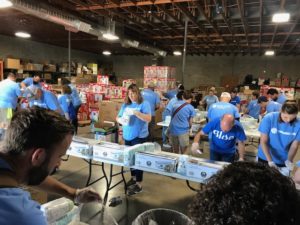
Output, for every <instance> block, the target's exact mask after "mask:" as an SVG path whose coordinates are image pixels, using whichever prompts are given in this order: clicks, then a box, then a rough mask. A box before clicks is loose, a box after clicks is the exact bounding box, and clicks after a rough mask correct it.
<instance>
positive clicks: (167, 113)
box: [162, 91, 184, 148]
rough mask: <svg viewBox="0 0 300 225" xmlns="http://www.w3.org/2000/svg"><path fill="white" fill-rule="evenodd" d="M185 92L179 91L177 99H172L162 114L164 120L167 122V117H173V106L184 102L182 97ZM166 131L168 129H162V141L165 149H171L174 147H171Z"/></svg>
mask: <svg viewBox="0 0 300 225" xmlns="http://www.w3.org/2000/svg"><path fill="white" fill-rule="evenodd" d="M183 92H184V91H179V92H178V93H177V95H176V97H174V98H172V99H171V100H170V101H169V102H168V104H167V105H166V107H165V109H164V111H163V113H162V120H163V121H165V119H166V117H167V116H171V115H172V114H171V113H172V109H173V106H174V104H175V103H176V102H178V101H179V100H182V95H183ZM166 130H167V127H163V129H162V141H163V147H166V148H171V147H172V146H171V145H169V144H168V143H167V142H168V140H167V138H168V137H167V135H166Z"/></svg>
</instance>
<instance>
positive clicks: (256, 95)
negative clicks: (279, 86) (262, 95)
mask: <svg viewBox="0 0 300 225" xmlns="http://www.w3.org/2000/svg"><path fill="white" fill-rule="evenodd" d="M258 97H259V92H258V91H253V92H252V100H256V99H258Z"/></svg>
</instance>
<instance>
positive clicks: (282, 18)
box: [272, 13, 290, 23]
mask: <svg viewBox="0 0 300 225" xmlns="http://www.w3.org/2000/svg"><path fill="white" fill-rule="evenodd" d="M289 20H290V14H289V13H275V14H274V15H273V17H272V21H273V22H274V23H284V22H288V21H289Z"/></svg>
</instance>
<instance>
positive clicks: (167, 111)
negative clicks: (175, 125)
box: [162, 97, 178, 120]
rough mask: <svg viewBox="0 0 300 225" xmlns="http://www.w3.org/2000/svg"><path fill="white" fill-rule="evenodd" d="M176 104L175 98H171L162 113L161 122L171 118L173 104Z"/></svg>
mask: <svg viewBox="0 0 300 225" xmlns="http://www.w3.org/2000/svg"><path fill="white" fill-rule="evenodd" d="M176 102H178V99H177V97H174V98H172V99H171V100H170V101H169V102H168V104H167V106H166V108H165V109H164V111H163V113H162V119H163V120H165V118H166V116H171V113H172V109H173V106H174V104H175V103H176Z"/></svg>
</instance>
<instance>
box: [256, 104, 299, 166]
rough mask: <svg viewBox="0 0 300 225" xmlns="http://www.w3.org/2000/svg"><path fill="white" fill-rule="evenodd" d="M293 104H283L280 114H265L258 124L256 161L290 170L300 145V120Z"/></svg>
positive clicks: (296, 108)
mask: <svg viewBox="0 0 300 225" xmlns="http://www.w3.org/2000/svg"><path fill="white" fill-rule="evenodd" d="M297 113H298V107H297V105H296V104H295V103H294V102H289V101H287V102H286V103H284V104H283V106H282V108H281V112H275V113H269V114H267V115H266V116H265V117H264V118H263V120H262V121H261V123H260V126H259V128H258V130H259V131H260V133H261V136H260V145H259V147H258V154H257V156H258V161H259V162H263V163H268V164H269V166H274V167H276V166H277V167H285V166H287V167H288V168H291V165H292V162H293V160H294V157H295V155H296V153H297V149H298V146H299V143H300V120H299V119H297Z"/></svg>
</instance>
